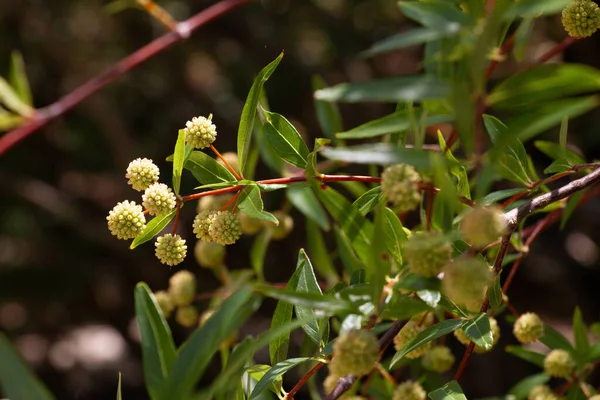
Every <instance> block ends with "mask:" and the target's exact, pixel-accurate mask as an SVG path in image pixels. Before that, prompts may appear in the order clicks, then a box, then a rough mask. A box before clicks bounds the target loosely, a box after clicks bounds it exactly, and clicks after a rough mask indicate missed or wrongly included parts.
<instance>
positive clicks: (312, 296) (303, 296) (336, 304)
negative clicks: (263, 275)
mask: <svg viewBox="0 0 600 400" xmlns="http://www.w3.org/2000/svg"><path fill="white" fill-rule="evenodd" d="M255 289H256V291H257V292H259V293H261V294H263V295H265V296H267V297H272V298H274V299H277V300H282V301H285V302H288V303H290V304H293V305H294V306H296V307H298V306H300V307H305V308H312V309H315V310H321V311H323V312H324V313H327V314H336V313H344V312H348V313H358V309H357V308H356V307H355V306H354V305H352V303H351V302H349V301H346V300H344V299H340V298H338V297H336V296H333V295H328V294H318V293H306V292H304V293H301V292H292V291H289V290H281V289H276V288H274V287H272V286H268V285H256V286H255Z"/></svg>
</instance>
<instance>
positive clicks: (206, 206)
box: [196, 193, 232, 213]
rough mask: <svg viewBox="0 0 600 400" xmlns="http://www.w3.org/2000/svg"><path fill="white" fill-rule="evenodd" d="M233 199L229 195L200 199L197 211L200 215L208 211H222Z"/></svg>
mask: <svg viewBox="0 0 600 400" xmlns="http://www.w3.org/2000/svg"><path fill="white" fill-rule="evenodd" d="M231 197H232V195H231V194H229V193H226V194H218V195H213V196H204V197H200V199H199V200H198V207H197V210H196V211H197V212H198V213H200V212H202V211H207V210H214V211H221V210H222V209H223V207H225V205H226V204H227V203H228V202H229V200H231Z"/></svg>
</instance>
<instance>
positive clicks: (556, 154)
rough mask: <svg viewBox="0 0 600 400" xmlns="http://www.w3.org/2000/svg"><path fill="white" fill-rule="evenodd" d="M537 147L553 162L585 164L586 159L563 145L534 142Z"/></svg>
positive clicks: (543, 141) (542, 141)
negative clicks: (564, 161) (563, 161)
mask: <svg viewBox="0 0 600 400" xmlns="http://www.w3.org/2000/svg"><path fill="white" fill-rule="evenodd" d="M533 144H534V145H535V147H537V149H538V150H539V151H541V152H542V153H544V154H545V155H547V156H548V157H550V158H551V159H553V160H561V159H563V160H567V161H568V162H569V163H570V164H573V165H574V164H585V162H586V161H585V158H583V157H582V156H581V155H579V154H577V153H576V152H574V151H573V150H571V149H568V148H563V147H562V146H561V145H559V144H557V143H553V142H548V141H545V140H536V141H535V142H533Z"/></svg>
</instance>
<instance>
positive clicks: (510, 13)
mask: <svg viewBox="0 0 600 400" xmlns="http://www.w3.org/2000/svg"><path fill="white" fill-rule="evenodd" d="M569 1H570V0H544V1H539V0H519V1H517V2H515V3H513V4H512V6H511V7H510V8H509V9H508V10H506V13H505V14H504V19H505V20H512V19H515V18H530V17H535V18H538V17H540V16H542V15H546V14H556V13H558V12H560V11H561V10H562V9H564V8H565V7H566V6H567V5H569Z"/></svg>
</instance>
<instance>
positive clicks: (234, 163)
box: [217, 151, 240, 172]
mask: <svg viewBox="0 0 600 400" xmlns="http://www.w3.org/2000/svg"><path fill="white" fill-rule="evenodd" d="M221 156H223V158H224V159H225V161H227V164H229V165H230V166H231V168H233V169H234V170H235V172H240V166H239V161H238V155H237V153H234V152H232V151H228V152H226V153H223V154H221ZM217 162H218V163H219V164H221V165H222V166H224V167H225V168H227V166H226V165H225V163H224V162H223V160H221V159H220V158H217Z"/></svg>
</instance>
